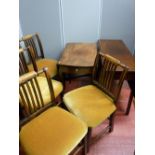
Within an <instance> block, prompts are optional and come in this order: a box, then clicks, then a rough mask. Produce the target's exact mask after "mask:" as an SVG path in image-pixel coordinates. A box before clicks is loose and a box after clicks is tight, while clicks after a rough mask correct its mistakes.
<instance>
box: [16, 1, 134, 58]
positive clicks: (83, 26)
mask: <svg viewBox="0 0 155 155" xmlns="http://www.w3.org/2000/svg"><path fill="white" fill-rule="evenodd" d="M19 2H20V3H19V4H20V10H19V11H20V12H19V14H20V24H21V28H22V30H21V32H22V33H23V35H25V34H29V33H35V32H39V34H40V37H41V40H42V42H43V46H44V49H45V56H46V57H51V58H56V59H58V58H59V56H60V54H61V52H62V50H63V47H64V46H65V44H66V43H67V42H96V41H97V40H98V39H99V38H103V39H122V40H123V41H124V42H125V43H126V45H127V46H128V48H129V49H130V51H131V52H134V49H135V46H134V33H135V29H134V24H135V22H134V17H135V16H134V11H135V10H134V9H135V6H134V2H135V0H45V1H43V0H20V1H19Z"/></svg>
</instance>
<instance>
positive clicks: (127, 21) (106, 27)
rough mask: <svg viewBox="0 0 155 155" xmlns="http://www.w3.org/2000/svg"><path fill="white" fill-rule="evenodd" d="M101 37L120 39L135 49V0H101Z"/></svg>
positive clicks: (131, 48)
mask: <svg viewBox="0 0 155 155" xmlns="http://www.w3.org/2000/svg"><path fill="white" fill-rule="evenodd" d="M102 3H103V4H102V6H103V9H102V20H101V38H104V39H122V40H123V41H124V42H125V43H126V45H127V46H128V48H129V49H130V51H131V52H132V53H133V52H134V50H135V44H134V42H135V0H102Z"/></svg>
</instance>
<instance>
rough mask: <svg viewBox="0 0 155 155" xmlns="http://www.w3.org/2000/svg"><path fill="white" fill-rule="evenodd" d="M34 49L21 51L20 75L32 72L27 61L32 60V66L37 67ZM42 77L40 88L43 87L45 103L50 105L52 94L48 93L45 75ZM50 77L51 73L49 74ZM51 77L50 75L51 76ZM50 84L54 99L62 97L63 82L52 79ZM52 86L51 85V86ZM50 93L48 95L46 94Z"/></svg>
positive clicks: (40, 78)
mask: <svg viewBox="0 0 155 155" xmlns="http://www.w3.org/2000/svg"><path fill="white" fill-rule="evenodd" d="M32 51H33V48H32V47H31V46H29V47H27V48H25V49H22V48H20V49H19V75H20V76H21V75H24V74H25V73H28V72H30V70H29V68H28V64H27V61H29V60H31V62H32V64H33V65H34V66H35V62H34V61H33V60H34V59H33V54H32ZM40 75H42V76H39V77H37V79H38V81H39V84H40V86H41V87H42V89H44V90H43V93H44V94H43V98H44V102H45V104H46V103H48V102H49V101H50V94H49V92H48V91H47V88H48V86H47V83H46V78H45V77H44V76H45V74H43V73H42V74H40ZM48 75H49V73H48ZM49 76H50V75H49ZM50 83H52V86H50V87H51V88H52V89H53V92H54V98H57V97H59V95H61V96H62V94H61V93H62V91H63V85H62V83H61V82H59V81H57V80H54V79H50ZM49 85H50V84H49ZM46 92H48V93H46Z"/></svg>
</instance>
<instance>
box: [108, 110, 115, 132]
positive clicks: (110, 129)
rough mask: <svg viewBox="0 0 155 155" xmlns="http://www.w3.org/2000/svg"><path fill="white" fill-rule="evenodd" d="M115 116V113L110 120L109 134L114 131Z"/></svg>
mask: <svg viewBox="0 0 155 155" xmlns="http://www.w3.org/2000/svg"><path fill="white" fill-rule="evenodd" d="M114 115H115V113H113V114H112V115H111V116H110V118H109V132H112V131H113V129H114Z"/></svg>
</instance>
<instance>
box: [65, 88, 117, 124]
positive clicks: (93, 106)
mask: <svg viewBox="0 0 155 155" xmlns="http://www.w3.org/2000/svg"><path fill="white" fill-rule="evenodd" d="M63 99H64V103H65V105H66V106H67V108H68V109H69V110H70V111H71V112H72V113H74V114H75V115H76V116H78V117H79V118H81V119H82V120H83V121H85V122H86V123H87V125H88V126H89V127H95V126H97V125H99V124H100V123H101V122H102V121H104V120H105V119H107V118H108V117H109V116H110V115H111V114H112V113H113V112H114V111H115V110H116V106H115V105H114V103H113V100H112V99H111V98H110V97H109V96H107V95H106V94H105V93H104V92H103V91H101V90H100V89H98V88H97V87H95V86H93V85H88V86H84V87H81V88H78V89H75V90H73V91H70V92H68V93H67V94H65V95H64V98H63Z"/></svg>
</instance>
